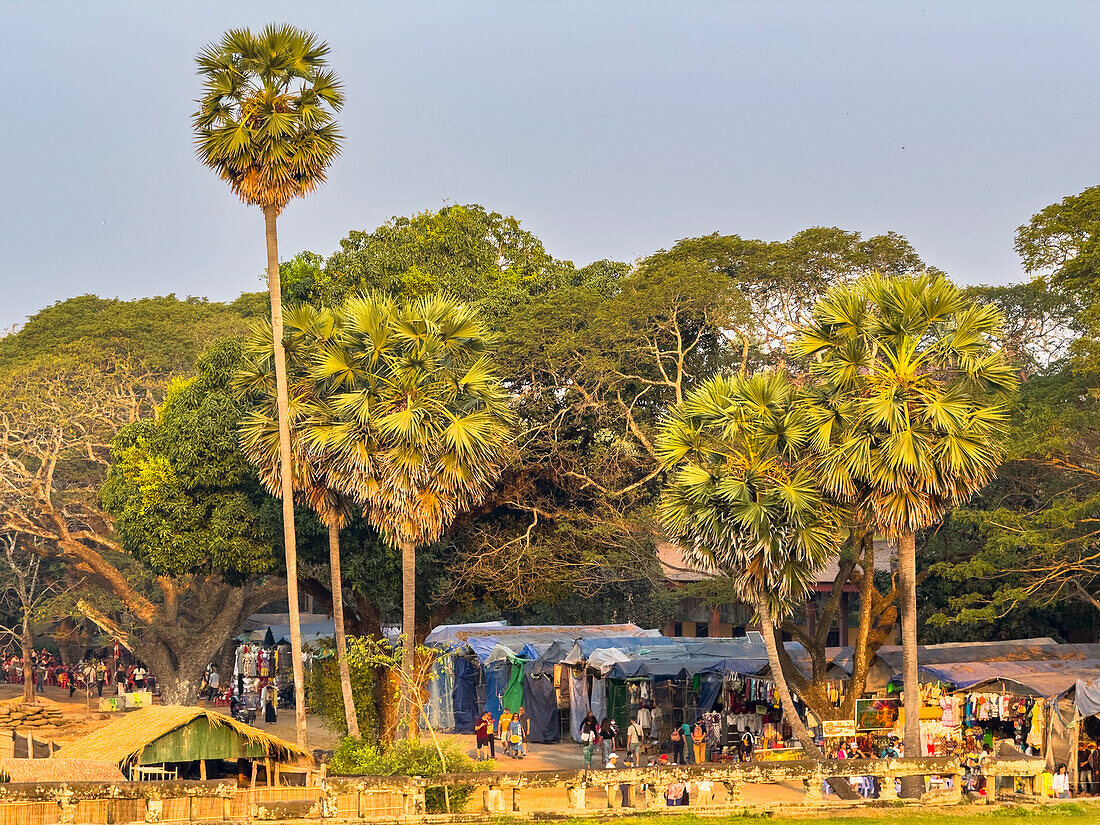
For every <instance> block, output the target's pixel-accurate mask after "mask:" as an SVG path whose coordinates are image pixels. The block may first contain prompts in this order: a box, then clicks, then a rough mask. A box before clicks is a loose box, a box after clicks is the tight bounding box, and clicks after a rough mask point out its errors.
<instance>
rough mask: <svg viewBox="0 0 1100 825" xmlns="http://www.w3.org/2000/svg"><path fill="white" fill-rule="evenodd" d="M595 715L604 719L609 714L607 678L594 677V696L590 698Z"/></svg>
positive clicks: (590, 704)
mask: <svg viewBox="0 0 1100 825" xmlns="http://www.w3.org/2000/svg"><path fill="white" fill-rule="evenodd" d="M588 702H589V706H590V707H591V708H592V713H593V715H594V716H595V717H596V718H597V719H599V720H601V721H602V720H603V718H604V716H606V715H607V680H606V679H597V678H595V677H593V678H592V696H591V698H590V699H589V700H588Z"/></svg>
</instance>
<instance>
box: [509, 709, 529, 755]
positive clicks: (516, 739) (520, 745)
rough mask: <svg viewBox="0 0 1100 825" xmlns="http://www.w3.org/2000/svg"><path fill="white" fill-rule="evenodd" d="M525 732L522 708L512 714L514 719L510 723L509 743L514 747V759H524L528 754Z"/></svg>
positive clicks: (512, 753)
mask: <svg viewBox="0 0 1100 825" xmlns="http://www.w3.org/2000/svg"><path fill="white" fill-rule="evenodd" d="M523 734H524V731H523V708H520V709H519V710H518V711H516V713H514V714H512V720H511V721H510V722H509V723H508V744H509V746H511V748H512V752H511V756H512V758H513V759H523V758H525V757H526V756H527V747H526V743H525V741H524V736H523Z"/></svg>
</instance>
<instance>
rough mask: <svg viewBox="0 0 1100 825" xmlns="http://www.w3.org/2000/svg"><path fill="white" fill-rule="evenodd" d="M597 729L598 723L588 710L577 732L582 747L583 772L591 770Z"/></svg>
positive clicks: (598, 727) (597, 737)
mask: <svg viewBox="0 0 1100 825" xmlns="http://www.w3.org/2000/svg"><path fill="white" fill-rule="evenodd" d="M599 729H600V723H599V722H597V721H596V715H595V714H594V713H592V711H591V709H590V710H589V711H588V713H587V714H586V715H585V717H584V719H583V720H581V727H580V731H579V732H580V736H581V745H582V746H583V753H584V768H585V770H591V769H592V751H593V750H594V749H595V747H596V742H597V740H598V739H599V738H600V734H599Z"/></svg>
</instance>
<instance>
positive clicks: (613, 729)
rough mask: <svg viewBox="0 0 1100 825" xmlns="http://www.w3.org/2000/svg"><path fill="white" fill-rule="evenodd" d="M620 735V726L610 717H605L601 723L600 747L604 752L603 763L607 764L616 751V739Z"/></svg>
mask: <svg viewBox="0 0 1100 825" xmlns="http://www.w3.org/2000/svg"><path fill="white" fill-rule="evenodd" d="M618 735H619V726H618V725H616V724H615V720H614V719H612V718H611V717H610V716H605V717H604V718H603V720H602V721H601V722H600V746H601V749H602V750H603V761H604V764H607V758H608V757H609V756H611V753H612V752H613V751H614V750H615V739H616V738H617V737H618Z"/></svg>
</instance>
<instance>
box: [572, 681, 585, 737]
mask: <svg viewBox="0 0 1100 825" xmlns="http://www.w3.org/2000/svg"><path fill="white" fill-rule="evenodd" d="M578 674H579V675H578ZM587 712H588V676H587V674H585V672H584V671H583V670H582V671H576V670H573V669H570V670H569V729H570V731H571V732H572V736H573V741H574V742H580V741H581V722H583V721H584V717H585V715H586V714H587Z"/></svg>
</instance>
